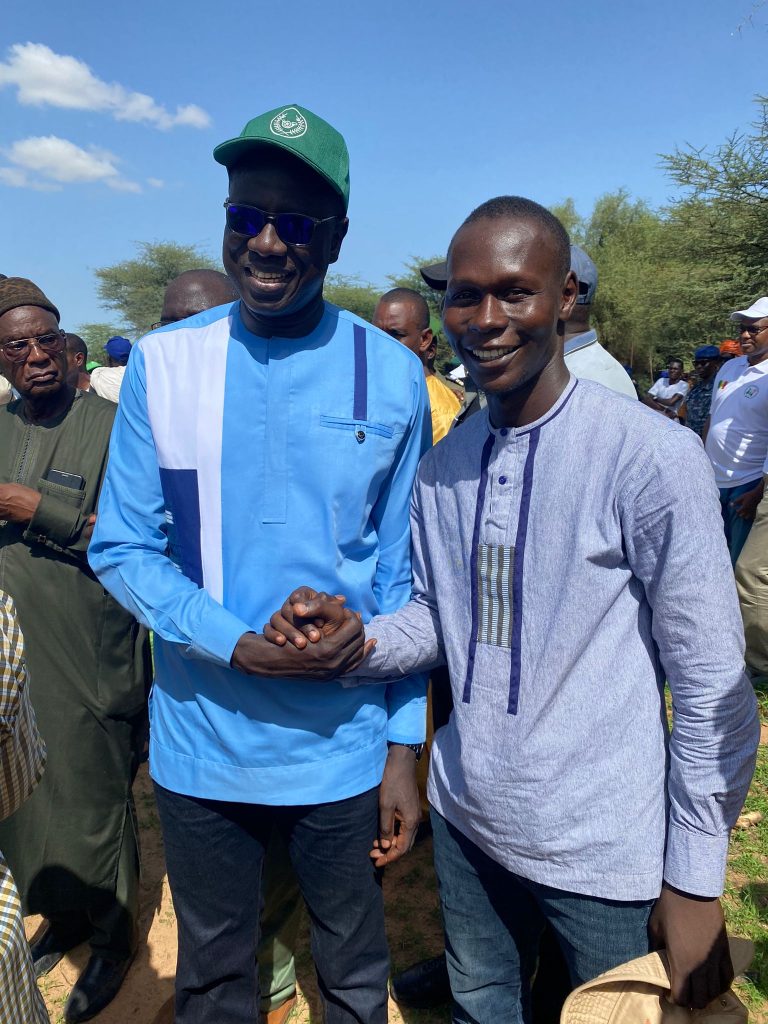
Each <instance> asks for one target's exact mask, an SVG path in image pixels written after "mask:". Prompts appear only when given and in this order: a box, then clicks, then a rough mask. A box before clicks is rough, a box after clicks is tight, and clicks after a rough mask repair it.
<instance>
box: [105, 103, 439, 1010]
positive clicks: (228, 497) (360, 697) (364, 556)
mask: <svg viewBox="0 0 768 1024" xmlns="http://www.w3.org/2000/svg"><path fill="white" fill-rule="evenodd" d="M214 155H215V158H216V159H217V160H218V161H219V162H220V163H222V164H224V165H225V166H226V168H227V170H228V172H229V197H228V199H227V202H226V204H225V205H226V211H227V212H226V229H225V233H224V248H223V259H224V266H225V269H226V270H227V273H228V275H229V277H230V278H231V280H232V282H233V283H234V285H235V287H236V289H237V291H238V293H239V295H240V301H239V302H237V303H234V304H228V305H224V306H220V307H218V308H216V309H213V310H208V311H207V312H204V313H200V314H198V315H197V316H194V317H191V318H190V319H187V320H183V321H181V322H179V323H175V324H171V325H169V326H167V327H164V328H161V329H160V330H159V331H156V332H153V333H152V334H150V335H148V336H147V337H145V338H143V339H142V340H141V341H140V342H138V343H137V344H136V345H135V346H134V350H133V352H132V354H131V359H130V362H129V365H128V370H127V373H126V376H125V380H124V383H123V388H122V392H121V399H120V406H119V410H118V416H117V420H116V425H115V430H114V434H113V440H112V448H111V455H110V464H109V470H108V473H107V479H106V482H105V485H104V489H103V492H102V495H101V501H100V506H99V517H98V521H97V526H96V531H95V534H94V539H93V543H92V546H91V549H90V555H89V557H90V560H91V564H92V566H93V568H94V570H95V571H96V573H97V574H98V575H99V577H100V579H101V580H102V582H103V583H104V586H105V587H106V588H107V589H108V590H110V591H111V592H112V593H113V594H114V595H115V597H117V599H118V600H119V601H120V602H121V603H123V604H124V605H125V606H126V607H127V608H130V609H131V610H132V611H133V612H134V614H136V615H137V616H138V617H139V618H140V619H141V620H142V621H143V622H145V623H147V624H148V625H150V626H151V627H152V628H153V629H154V631H155V659H156V680H155V687H154V690H153V693H152V697H151V702H150V718H151V741H150V770H151V773H152V777H153V779H154V782H155V788H156V795H157V802H158V807H159V811H160V817H161V822H162V827H163V835H164V841H165V851H166V858H167V864H168V875H169V880H170V885H171V890H172V894H173V899H174V906H175V909H176V914H177V917H178V928H179V963H178V971H177V977H176V1020H177V1022H179V1024H190V1022H194V1024H202V1022H216V1024H219V1022H221V1021H224V1020H226V1021H227V1024H241V1022H242V1024H245V1022H248V1024H251V1022H252V1021H254V1020H255V1019H256V1015H257V1011H258V1003H257V997H258V985H257V979H256V971H255V969H254V961H255V952H256V940H257V935H258V915H259V904H260V891H259V890H260V882H259V879H260V875H261V868H262V863H263V857H264V846H265V843H266V842H267V840H268V837H269V835H270V833H271V830H272V828H273V827H277V828H278V829H279V830H280V831H281V832H282V834H283V836H284V838H285V840H286V842H287V844H288V849H289V852H290V856H291V860H292V862H293V866H294V868H295V870H296V873H297V875H298V878H299V882H300V885H301V888H302V892H303V895H304V898H305V900H306V903H307V906H308V909H309V914H310V918H311V924H312V933H313V940H312V941H313V951H314V955H315V963H316V967H317V971H318V975H319V979H320V989H321V993H322V998H323V1002H324V1007H325V1020H326V1021H327V1022H328V1024H346V1022H352V1021H356V1022H370V1024H383V1022H384V1021H386V1016H387V1010H386V1001H387V996H386V982H387V975H388V955H387V948H386V939H385V934H384V922H383V903H382V896H381V887H380V880H379V878H378V876H377V874H376V872H375V869H374V867H373V866H372V864H371V862H370V860H369V858H368V850H369V849H370V844H371V840H372V839H373V838H375V837H376V836H377V835H378V841H379V842H380V843H383V844H384V845H385V846H387V847H390V848H392V849H393V851H394V853H395V854H397V853H400V852H403V851H404V850H405V849H407V848H408V846H409V844H410V842H411V839H412V835H413V832H414V830H415V827H416V824H417V819H418V800H417V795H416V788H415V762H416V758H417V756H418V754H419V753H420V746H421V744H422V742H423V740H424V729H425V704H426V681H425V679H424V678H423V677H421V676H416V677H412V678H406V679H402V680H400V681H398V682H395V683H390V684H389V685H385V684H379V685H376V686H374V687H364V688H358V687H348V686H345V685H343V684H342V683H341V682H340V681H338V680H339V677H340V676H341V675H342V674H343V672H344V671H345V670H346V669H348V668H349V667H350V666H354V665H355V664H356V663H357V662H358V661H359V660H360V658H361V657H362V654H363V641H362V630H361V629H360V625H359V622H358V621H357V619H356V618H355V616H353V615H351V614H350V615H349V616H348V618H347V620H346V622H345V623H344V626H343V627H342V630H341V631H340V633H339V634H338V636H336V637H334V638H331V639H329V640H321V641H320V643H319V644H310V645H308V646H307V648H306V650H297V649H296V648H295V647H293V646H292V645H288V646H285V647H283V648H281V647H276V646H274V645H272V644H269V643H267V642H266V641H265V640H264V638H263V636H262V635H260V634H259V633H257V630H258V629H259V628H260V627H261V624H262V623H264V622H266V620H267V619H268V617H269V614H270V612H271V611H272V609H273V608H274V607H275V605H276V604H278V603H279V601H280V599H281V598H282V596H283V595H284V593H285V592H286V591H287V590H290V589H291V587H292V586H294V585H295V583H296V582H297V581H298V580H300V579H302V578H304V579H307V578H308V579H312V580H316V581H318V582H319V584H320V585H321V586H322V587H324V588H325V589H328V590H329V591H331V592H333V593H343V594H346V595H347V597H348V599H349V601H350V603H351V604H352V606H353V607H355V608H358V609H360V610H361V612H362V615H363V619H364V620H367V619H369V618H371V617H372V616H374V615H376V614H378V613H382V612H391V611H395V610H396V609H397V608H399V607H400V606H401V605H402V604H404V603H405V602H406V601H407V600H408V598H409V595H410V589H411V567H410V527H409V518H408V501H409V495H410V491H411V486H412V483H413V478H414V475H415V472H416V467H417V464H418V461H419V458H420V456H421V454H422V452H423V451H425V450H426V448H427V447H428V445H429V439H430V434H429V432H430V425H429V406H428V402H427V399H426V391H425V387H424V374H423V371H422V368H421V364H420V362H419V360H418V359H417V358H416V357H415V356H414V355H413V353H411V352H409V351H408V350H407V349H405V348H404V347H403V346H401V345H399V344H398V343H397V342H395V341H394V340H393V339H391V338H389V337H388V336H387V335H384V334H383V333H381V332H379V331H377V330H376V329H375V328H373V327H371V326H370V325H368V324H365V323H364V322H363V321H361V320H359V319H358V318H357V317H355V316H354V315H352V314H350V313H347V312H345V311H343V310H340V309H337V308H335V307H333V306H330V305H329V304H327V303H325V302H324V301H323V295H322V290H323V280H324V278H325V274H326V272H327V269H328V266H329V264H331V263H333V262H334V261H335V260H336V259H337V258H338V255H339V251H340V248H341V244H342V241H343V239H344V236H345V234H346V231H347V224H348V222H347V218H346V209H347V202H348V197H349V176H348V154H347V148H346V145H345V143H344V140H343V139H342V137H341V136H340V135H339V133H338V132H336V131H335V130H334V129H333V128H332V127H331V126H330V125H328V124H326V122H324V121H322V120H321V119H320V118H318V117H316V115H314V114H313V113H311V112H310V111H308V110H306V109H305V108H303V107H302V108H299V107H297V106H290V107H286V108H280V109H278V110H273V111H270V112H269V113H267V114H263V115H261V116H259V117H256V118H254V119H253V120H252V121H250V122H249V123H248V124H247V125H246V127H245V129H244V130H243V132H242V134H241V135H240V136H239V137H238V138H236V139H231V140H229V141H228V142H225V143H223V144H222V145H221V146H219V147H218V148H217V149H216V151H215V154H214ZM379 362H380V363H381V364H385V365H386V366H387V374H386V375H383V374H377V373H376V372H375V365H376V363H379ZM318 680H323V681H324V685H322V686H318V685H317V681H318ZM388 743H389V744H390V750H389V754H387V744H388ZM385 761H386V768H385ZM382 773H384V783H383V784H382V793H381V813H380V808H379V800H380V798H379V784H380V783H381V782H382ZM414 808H415V810H414ZM396 817H397V818H401V819H404V821H401V831H400V833H399V834H398V835H396V836H394V820H395V818H396ZM402 826H404V827H402Z"/></svg>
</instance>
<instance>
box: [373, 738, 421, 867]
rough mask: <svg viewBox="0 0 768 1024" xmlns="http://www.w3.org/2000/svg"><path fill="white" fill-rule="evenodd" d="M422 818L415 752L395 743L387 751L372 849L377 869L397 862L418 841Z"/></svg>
mask: <svg viewBox="0 0 768 1024" xmlns="http://www.w3.org/2000/svg"><path fill="white" fill-rule="evenodd" d="M420 820H421V805H420V803H419V787H418V785H417V783H416V754H415V753H414V752H413V751H412V750H411V749H410V747H405V746H401V745H400V744H397V743H395V744H393V745H392V746H391V747H390V748H389V751H388V752H387V763H386V765H385V766H384V777H383V779H382V780H381V788H380V789H379V837H378V839H374V841H373V849H372V850H371V858H372V859H373V863H374V864H375V865H376V867H377V868H383V867H384V866H385V865H386V864H394V862H395V861H396V860H399V859H400V858H401V857H402V856H403V854H406V853H408V851H409V850H410V849H411V847H412V846H413V844H414V843H415V841H416V830H417V828H418V827H419V821H420Z"/></svg>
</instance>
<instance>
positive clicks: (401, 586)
mask: <svg viewBox="0 0 768 1024" xmlns="http://www.w3.org/2000/svg"><path fill="white" fill-rule="evenodd" d="M431 441H432V424H431V422H430V418H429V400H428V398H427V387H426V384H425V382H424V376H423V374H422V375H421V376H420V378H418V379H417V378H415V377H412V378H411V417H410V421H409V425H408V428H407V430H406V431H405V432H404V434H403V438H402V440H401V442H400V445H399V446H398V450H397V455H396V457H395V461H394V463H393V465H392V468H391V470H390V472H389V475H388V477H387V480H386V482H385V484H384V486H383V488H382V490H381V492H380V494H379V496H378V498H377V500H376V504H375V505H374V507H373V510H372V513H371V516H372V519H373V522H374V525H375V527H376V532H377V535H378V538H379V560H378V564H377V567H376V576H375V578H374V584H373V591H374V596H375V598H376V602H377V605H378V608H379V612H380V613H381V614H387V613H389V612H394V611H396V610H397V609H398V608H400V607H401V606H402V605H404V604H405V603H406V602H407V601H408V599H409V598H410V596H411V585H412V571H411V528H410V518H409V513H408V509H409V504H410V496H411V490H412V487H413V481H414V479H415V477H416V470H417V468H418V464H419V460H420V459H421V456H422V455H423V454H424V452H426V451H427V450H428V449H429V447H430V446H431ZM387 706H388V711H389V721H388V728H387V739H388V740H390V741H392V742H394V743H423V742H424V739H425V737H426V719H427V711H426V708H427V677H426V676H424V675H408V676H407V677H405V678H402V679H398V680H397V681H396V682H391V683H389V684H388V686H387Z"/></svg>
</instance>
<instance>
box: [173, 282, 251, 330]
mask: <svg viewBox="0 0 768 1024" xmlns="http://www.w3.org/2000/svg"><path fill="white" fill-rule="evenodd" d="M236 298H237V294H236V292H235V290H234V288H233V287H232V282H231V281H230V280H229V278H228V277H227V275H226V274H223V273H222V272H221V271H220V270H185V271H184V273H183V274H179V276H178V277H176V278H174V279H173V281H171V283H170V284H169V285H168V287H167V288H166V289H165V296H164V298H163V311H162V313H161V314H160V322H161V323H163V324H172V323H176V322H177V321H178V320H186V318H187V317H188V316H194V315H195V314H196V313H202V312H203V311H204V310H206V309H212V308H213V307H214V306H223V305H224V304H225V303H228V302H234V301H235V299H236Z"/></svg>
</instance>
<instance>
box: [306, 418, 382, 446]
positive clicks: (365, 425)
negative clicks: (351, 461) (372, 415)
mask: <svg viewBox="0 0 768 1024" xmlns="http://www.w3.org/2000/svg"><path fill="white" fill-rule="evenodd" d="M320 426H321V427H331V428H332V429H333V430H343V431H346V432H347V433H348V434H349V436H350V440H354V441H355V442H356V443H357V444H364V443H365V441H366V439H367V438H368V436H369V435H371V434H372V435H374V436H375V437H386V438H391V437H394V435H395V430H394V427H388V426H387V424H386V423H374V422H372V421H371V420H356V419H346V418H344V417H343V416H322V415H321V416H320Z"/></svg>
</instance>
